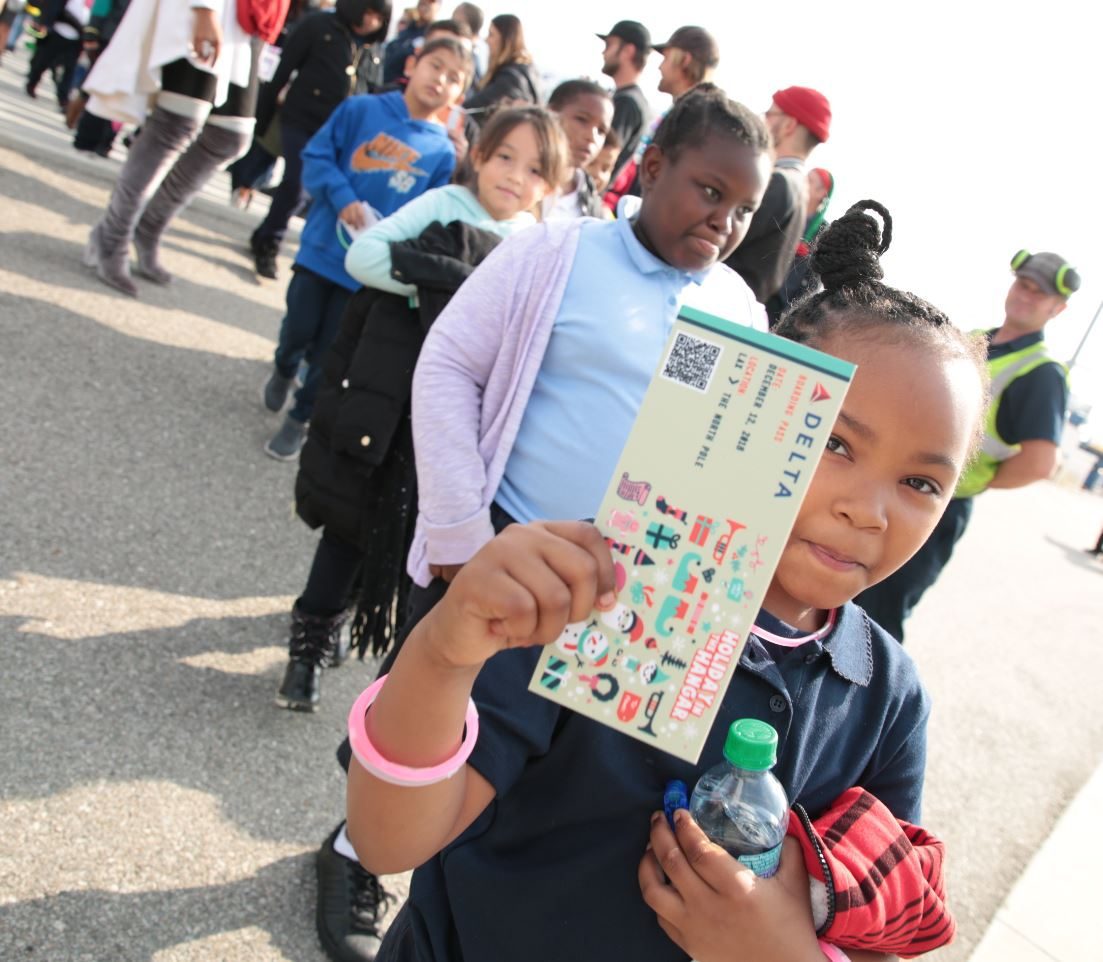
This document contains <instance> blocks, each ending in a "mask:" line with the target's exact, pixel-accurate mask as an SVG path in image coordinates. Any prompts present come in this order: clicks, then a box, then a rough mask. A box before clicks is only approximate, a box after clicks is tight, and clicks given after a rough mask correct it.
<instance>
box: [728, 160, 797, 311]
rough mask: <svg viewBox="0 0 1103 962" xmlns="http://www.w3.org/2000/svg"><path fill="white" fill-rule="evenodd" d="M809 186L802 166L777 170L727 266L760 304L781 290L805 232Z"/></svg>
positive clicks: (775, 169)
mask: <svg viewBox="0 0 1103 962" xmlns="http://www.w3.org/2000/svg"><path fill="white" fill-rule="evenodd" d="M807 190H808V188H807V186H806V183H805V173H804V168H803V167H775V168H774V172H773V174H772V175H771V177H770V183H769V185H768V186H767V187H766V194H765V196H764V197H763V198H762V204H761V206H760V207H759V208H758V210H756V211H755V214H754V218H753V219H752V220H751V226H750V229H749V230H748V231H747V236H746V237H744V238H743V241H742V243H740V245H739V246H738V247H737V248H736V249H735V250H734V251H733V252H732V255H731V256H730V257H729V258H728V259H727V261H725V263H726V264H727V265H728V267H730V268H731V269H732V270H733V271H735V272H736V273H737V274H738V275H739V276H740V277H742V278H743V280H745V281H746V282H747V286H748V287H750V289H751V290H752V291H754V296H755V298H756V299H757V300H758V302H759V303H760V304H765V303H766V302H767V301H768V300H769V299H770V298H771V297H772V296H773V295H774V294H775V293H777V291H778V289H779V288H780V287H781V284H782V282H783V281H784V280H785V275H786V274H788V273H789V265H791V264H792V263H793V258H794V257H795V256H796V252H797V243H798V241H800V238H801V235H802V234H803V233H804V221H805V216H804V208H805V202H806V199H807V196H808V194H807Z"/></svg>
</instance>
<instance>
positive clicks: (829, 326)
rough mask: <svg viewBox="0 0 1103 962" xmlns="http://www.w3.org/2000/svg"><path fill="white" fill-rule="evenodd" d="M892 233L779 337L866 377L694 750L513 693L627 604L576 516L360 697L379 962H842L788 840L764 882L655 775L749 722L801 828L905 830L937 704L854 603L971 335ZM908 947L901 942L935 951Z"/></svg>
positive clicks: (905, 514) (902, 522) (964, 408)
mask: <svg viewBox="0 0 1103 962" xmlns="http://www.w3.org/2000/svg"><path fill="white" fill-rule="evenodd" d="M645 166H646V161H645ZM870 209H872V210H875V211H877V212H878V213H879V214H880V215H881V217H882V219H883V221H884V226H883V228H881V227H879V225H878V223H877V221H876V219H875V218H874V217H872V216H870V215H869V214H868V213H866V210H870ZM890 237H891V221H890V219H889V217H888V214H887V212H886V211H884V209H883V208H881V207H880V206H879V205H876V204H873V203H872V202H863V203H862V204H861V205H858V206H857V207H855V208H852V209H851V211H849V212H848V213H847V214H846V215H845V216H844V217H842V218H840V219H839V220H838V221H837V222H836V223H835V224H833V225H832V226H831V228H830V229H829V230H828V231H827V232H826V233H825V234H824V236H823V238H822V240H821V242H820V245H819V249H818V250H817V252H816V254H815V257H814V261H813V267H814V269H816V270H817V271H818V272H819V273H820V274H821V277H822V279H823V282H824V291H823V292H821V293H820V294H817V295H815V296H814V297H812V298H810V299H808V300H804V301H802V302H801V303H799V304H798V305H797V306H796V307H795V308H794V310H793V311H792V312H791V313H790V314H789V315H788V316H787V317H786V318H785V319H783V321H782V324H781V326H780V327H779V331H780V332H781V333H783V334H785V335H786V336H789V337H792V338H794V339H796V340H799V341H804V342H807V343H809V344H811V345H812V346H814V347H816V348H818V349H821V350H824V351H826V352H827V353H830V354H834V355H837V356H839V357H841V358H843V359H845V360H847V361H850V362H853V363H855V364H857V366H858V370H857V374H856V375H855V378H854V380H853V383H852V386H851V388H850V391H849V393H848V394H847V397H846V399H845V401H844V403H843V406H842V411H841V414H840V416H839V419H838V421H837V423H836V425H835V429H834V432H833V433H832V435H831V437H830V439H829V440H828V442H827V445H826V451H825V453H824V457H823V460H822V462H821V464H820V466H819V468H818V470H817V472H816V475H815V477H814V479H813V481H812V483H811V485H810V488H809V491H808V495H807V497H806V499H805V501H804V503H803V505H802V507H801V509H800V512H799V514H798V517H797V520H796V523H795V525H794V527H793V530H792V533H791V535H790V538H789V541H788V543H787V545H786V547H785V548H784V550H783V552H782V555H781V560H780V563H779V566H778V568H777V571H776V573H775V576H774V578H773V581H772V582H771V585H770V587H769V589H768V591H767V592H766V595H765V598H764V599H763V607H764V610H763V612H762V613H761V614H760V615H759V617H758V618H757V619H756V627H755V630H754V632H753V633H752V634H751V636H750V638H749V640H748V642H747V645H746V648H745V650H744V653H743V656H742V659H741V663H740V668H739V670H738V671H737V672H736V673H735V675H734V677H733V680H732V682H731V685H730V687H729V689H728V691H727V693H726V694H725V696H724V701H723V707H722V709H721V711H720V713H719V715H718V718H719V719H724V721H723V722H722V723H718V724H716V725H715V726H714V727H713V730H712V731H711V732H710V735H709V739H708V742H707V744H706V747H705V750H704V752H703V753H702V756H701V762H700V764H698V765H693V764H690V763H687V762H683V761H680V760H678V759H676V758H674V757H673V756H670V755H667V754H664V753H662V752H659V751H656V750H654V749H652V748H650V747H648V746H646V745H644V744H641V743H638V742H635V741H633V740H630V739H627V738H623V737H621V736H619V735H618V734H617V733H616V732H614V731H612V730H611V729H609V728H606V727H605V726H603V725H599V724H597V723H595V722H593V721H590V720H588V719H586V718H585V717H583V716H581V715H578V714H575V713H572V712H570V711H567V710H563V709H561V708H560V707H558V706H557V705H555V704H553V703H551V702H549V701H546V700H544V699H542V698H539V697H537V696H535V695H532V694H530V693H529V692H528V691H527V684H528V680H529V678H530V676H531V674H532V671H533V668H534V666H535V664H536V662H537V660H538V656H539V652H540V649H539V648H537V647H535V646H540V645H546V644H549V643H552V642H554V641H555V640H556V639H557V637H558V636H559V635H560V633H561V631H562V630H563V628H564V626H565V625H566V624H567V623H569V622H574V621H578V620H580V619H582V618H584V617H586V615H587V614H588V613H589V611H590V610H591V609H592V608H593V607H594V606H597V607H599V608H602V609H608V608H611V607H612V606H613V605H614V604H615V603H616V600H617V599H616V591H615V582H614V569H613V563H612V561H611V559H610V554H609V550H608V548H607V547H606V545H605V543H604V541H603V539H602V538H601V536H600V534H599V533H598V531H597V530H596V529H595V528H593V527H591V526H589V525H587V524H584V523H580V522H577V521H561V522H540V523H535V524H529V525H513V526H510V527H509V528H508V529H507V530H505V531H504V532H503V533H502V534H500V535H499V536H498V537H496V538H494V539H493V540H492V541H491V542H490V543H489V544H486V545H485V546H484V547H483V548H482V549H481V550H480V551H479V552H478V553H477V554H476V555H475V556H474V557H473V558H472V559H471V560H470V561H468V562H467V564H466V565H464V567H463V570H462V571H460V572H459V573H458V574H457V575H456V577H455V579H454V581H453V583H452V584H451V586H450V588H449V589H448V591H447V593H446V594H445V595H444V598H443V600H442V601H441V602H440V604H438V605H437V606H436V607H435V608H434V609H433V610H432V611H431V612H430V613H429V614H428V615H427V616H426V617H425V618H424V619H423V620H422V621H421V622H420V623H419V624H418V625H417V627H416V628H414V629H413V631H412V633H411V634H410V636H409V638H408V639H407V641H406V644H405V645H404V647H403V648H402V650H401V652H400V653H399V655H398V657H397V659H396V661H395V663H394V665H393V667H392V670H391V672H390V674H389V675H388V676H386V677H385V678H384V679H381V680H380V681H379V682H377V683H376V685H374V686H373V687H372V689H369V691H368V693H366V696H367V697H362V698H361V699H360V701H359V702H358V705H357V707H356V708H354V711H353V713H352V715H350V729H349V731H350V739H351V741H352V746H353V749H354V751H355V753H356V759H357V760H355V761H353V763H352V764H351V767H350V771H349V797H348V814H349V825H348V832H349V837H350V838H351V840H352V843H353V845H354V846H355V848H356V850H357V851H358V852H359V853H360V854H361V857H362V860H363V861H364V862H365V864H366V866H367V867H368V868H369V869H370V870H372V871H377V872H382V873H387V872H396V871H401V870H405V869H409V868H411V867H414V866H420V868H418V869H417V871H416V872H415V873H414V878H413V883H412V886H411V890H410V899H409V901H408V902H407V904H406V906H405V907H404V909H403V910H402V912H401V913H400V915H399V917H398V918H397V919H396V921H395V923H394V925H393V926H392V928H391V930H390V932H389V933H388V935H387V937H386V939H385V941H384V944H383V946H382V949H381V950H380V952H379V954H378V955H377V959H379V960H380V962H391V960H395V959H403V960H415V959H416V960H419V962H430V960H432V962H439V960H452V959H461V958H466V959H479V960H481V962H495V960H506V959H517V958H522V959H525V960H526V962H536V960H544V959H547V960H559V959H562V958H564V957H568V956H569V955H571V954H574V955H577V956H579V957H581V958H587V959H590V958H593V959H614V958H624V959H636V960H654V962H666V960H670V962H674V960H678V962H682V960H685V959H686V958H687V957H692V958H694V959H697V960H698V962H713V960H722V959H731V958H738V959H740V960H741V962H762V960H786V962H800V960H809V962H812V960H820V959H823V958H824V957H825V956H826V957H828V958H834V959H837V958H840V957H845V956H842V955H841V954H840V953H839V952H838V950H837V949H836V948H835V947H834V946H832V945H825V944H824V943H820V942H818V941H817V935H816V930H815V927H814V925H813V922H812V913H811V911H810V908H809V898H808V883H807V876H806V874H805V868H804V864H803V861H802V859H801V858H800V854H799V852H798V851H797V850H796V847H795V846H796V843H795V842H793V841H792V840H790V841H787V843H786V847H785V849H784V851H783V855H782V861H781V867H780V870H779V872H778V874H777V875H776V876H775V877H773V878H771V879H756V878H755V877H754V876H753V875H752V874H750V872H749V870H748V869H746V868H745V867H744V866H742V865H740V864H739V863H738V862H736V861H735V860H734V859H732V858H731V857H730V856H728V855H727V854H726V853H725V852H723V850H722V849H720V848H718V847H716V846H713V845H712V844H711V843H709V842H708V841H707V839H706V838H705V837H704V835H703V834H702V833H701V832H700V831H699V829H698V828H697V827H696V826H695V824H694V823H693V822H692V820H691V819H689V818H688V817H686V816H688V813H686V812H684V811H683V812H680V813H679V814H678V817H677V818H676V829H675V831H674V832H672V831H671V830H670V828H668V827H667V825H666V822H665V820H664V819H663V818H662V816H661V813H657V812H656V809H657V808H658V807H659V804H660V799H661V798H662V795H663V788H664V786H665V785H666V783H667V782H668V781H669V780H671V779H681V780H683V781H685V782H686V783H687V784H690V785H692V784H694V782H695V781H696V779H697V777H698V776H699V775H700V773H701V772H702V771H703V770H704V769H705V768H706V767H708V766H709V765H711V764H712V762H713V761H715V759H717V758H718V757H719V756H720V752H721V746H722V742H723V739H724V735H725V731H726V728H727V724H728V722H730V721H731V720H732V719H734V718H737V717H754V718H759V719H762V720H764V721H767V722H769V723H770V724H771V725H773V727H774V728H775V729H777V731H778V733H779V744H778V762H777V765H776V767H775V769H774V772H775V774H776V775H777V776H778V778H779V779H780V780H781V781H782V783H783V784H784V786H785V788H786V791H787V793H788V796H789V798H790V800H791V801H794V802H800V803H801V804H803V805H804V807H805V808H806V809H807V810H808V812H809V813H810V814H811V815H812V817H813V818H815V817H816V816H818V815H819V814H821V813H822V812H824V811H825V810H826V809H828V807H829V806H830V805H831V804H832V802H833V801H834V800H835V799H836V798H837V797H839V796H840V795H841V794H842V793H843V792H845V791H846V790H847V789H849V788H850V787H851V786H855V785H861V786H863V787H864V788H865V789H867V790H868V792H870V793H872V795H874V796H876V798H878V799H880V801H881V802H883V803H884V804H885V805H886V806H887V807H888V809H889V810H890V811H891V812H892V814H893V815H895V816H896V817H897V818H901V819H907V820H909V821H912V822H916V821H918V819H919V812H920V801H921V795H922V785H923V771H924V765H925V755H926V748H925V745H926V725H927V716H928V713H929V701H928V698H927V695H926V693H925V692H924V690H923V688H922V686H921V684H920V682H919V679H918V675H917V672H916V668H915V666H914V664H913V663H912V661H911V659H910V657H909V656H908V654H907V653H906V652H905V651H904V650H903V649H902V647H901V646H900V645H898V644H897V643H896V642H895V641H893V639H891V638H890V637H889V636H888V635H887V634H885V633H884V632H883V631H881V629H879V628H878V627H877V626H876V625H874V624H872V623H871V622H870V621H869V620H868V619H867V617H866V616H865V614H864V613H863V612H862V611H861V609H859V608H857V607H855V606H854V605H853V604H852V603H851V601H850V599H852V598H853V597H854V596H855V595H857V594H858V593H859V592H860V591H861V590H863V589H864V588H865V587H867V586H868V585H870V584H873V583H875V582H877V581H878V580H880V579H882V578H884V577H886V576H887V575H888V574H890V573H891V572H892V571H893V570H895V569H896V568H898V567H899V566H900V565H901V564H903V563H904V561H906V560H907V558H908V557H910V555H911V554H912V553H914V552H915V551H916V550H917V549H918V548H919V546H920V545H922V543H923V542H924V540H925V539H926V537H927V535H928V534H929V532H930V531H931V529H932V528H933V526H934V524H935V522H936V521H937V520H938V517H939V515H940V513H941V511H942V509H943V508H944V507H945V504H946V501H947V499H948V498H949V497H950V496H951V494H952V492H953V489H954V484H955V482H956V480H957V478H958V476H959V475H960V473H961V470H962V468H963V466H964V465H965V463H966V461H967V460H968V457H969V455H970V452H971V450H972V447H973V445H974V443H975V441H976V438H977V434H978V428H979V425H980V421H981V414H982V410H983V407H984V401H985V375H984V368H983V353H982V350H981V348H980V347H979V345H978V344H977V343H975V342H974V341H972V340H971V339H970V338H968V337H967V336H965V335H963V334H962V333H960V332H959V331H958V330H957V329H956V328H954V327H953V326H952V325H951V324H950V322H949V321H948V320H947V318H946V316H945V315H944V314H942V313H941V312H939V311H938V310H936V309H935V308H933V307H932V306H931V305H929V304H927V303H926V302H924V301H922V300H920V299H919V298H916V297H915V296H913V295H911V294H907V293H904V292H900V291H897V290H894V289H893V288H890V287H887V286H886V285H884V284H883V283H881V280H880V279H881V277H882V272H881V269H880V266H879V262H878V258H879V255H880V254H881V253H883V252H884V250H885V249H886V248H887V246H888V242H889V240H890ZM917 397H922V398H923V399H924V403H923V404H922V405H919V404H916V403H915V399H916V398H917ZM588 415H589V416H590V417H591V418H593V419H599V418H602V417H604V416H605V412H604V411H603V410H601V409H600V408H591V409H590V410H589V411H588ZM476 705H477V712H476ZM369 706H370V710H369ZM752 883H753V884H752ZM887 908H888V909H889V910H891V911H892V912H895V911H900V910H902V909H903V908H904V906H903V905H893V906H887ZM912 921H913V924H914V920H912ZM924 921H925V922H926V923H928V924H929V923H930V922H931V920H929V919H927V920H920V922H924ZM829 933H830V927H828V934H829ZM922 939H923V935H922V934H921V933H919V934H917V935H916V936H915V941H914V942H913V943H911V946H910V947H911V952H916V951H925V950H926V949H927V948H933V947H935V946H934V944H927V945H923V943H922ZM863 944H865V945H867V946H872V947H877V946H878V943H877V941H876V940H869V941H866V942H864V943H863ZM909 954H911V953H909ZM850 957H851V958H852V959H854V960H858V959H868V958H872V957H875V956H873V955H872V954H871V953H869V952H865V951H852V952H851V955H850Z"/></svg>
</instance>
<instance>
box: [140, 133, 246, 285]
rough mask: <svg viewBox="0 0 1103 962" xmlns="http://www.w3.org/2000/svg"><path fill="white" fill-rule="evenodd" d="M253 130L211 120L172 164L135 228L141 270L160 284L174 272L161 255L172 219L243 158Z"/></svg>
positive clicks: (169, 279) (167, 279)
mask: <svg viewBox="0 0 1103 962" xmlns="http://www.w3.org/2000/svg"><path fill="white" fill-rule="evenodd" d="M252 140H253V135H252V133H251V132H250V133H247V132H245V131H241V130H228V129H227V128H225V127H218V126H215V125H214V124H212V123H211V122H210V121H209V120H208V121H207V123H206V124H204V125H203V129H202V130H201V131H200V132H199V136H198V137H196V138H195V140H193V141H192V143H191V146H190V147H188V149H187V150H185V151H184V153H183V154H182V155H181V156H180V159H179V160H177V161H176V163H175V164H173V165H172V170H170V171H169V172H168V174H166V175H165V179H164V180H163V181H161V186H160V187H158V188H157V193H156V194H154V195H153V199H152V200H151V201H150V202H149V203H148V204H147V205H146V209H145V212H144V213H143V214H142V219H141V220H140V221H138V227H137V229H136V230H135V231H134V246H135V247H136V248H137V250H138V273H139V274H141V275H142V277H148V278H149V279H150V280H151V281H154V282H156V283H158V284H168V283H169V282H170V281H171V280H172V275H171V274H170V273H169V272H168V271H166V270H165V269H164V267H162V266H161V263H160V259H159V257H158V254H159V248H160V245H161V235H162V234H164V232H165V228H166V227H168V225H169V222H170V221H171V220H172V219H173V218H174V217H175V216H176V215H177V214H179V213H180V211H181V210H183V209H184V207H185V206H187V204H188V202H189V201H190V200H191V199H192V198H193V197H194V196H195V195H196V194H197V193H199V191H200V190H202V189H203V185H204V184H205V183H207V181H208V180H209V179H210V177H211V175H212V174H213V173H214V172H215V171H216V170H218V168H219V167H221V166H222V165H223V164H226V163H228V162H229V161H231V160H233V159H234V158H236V157H240V156H241V155H242V154H243V153H244V152H245V151H246V150H247V149H248V147H249V144H250V143H252Z"/></svg>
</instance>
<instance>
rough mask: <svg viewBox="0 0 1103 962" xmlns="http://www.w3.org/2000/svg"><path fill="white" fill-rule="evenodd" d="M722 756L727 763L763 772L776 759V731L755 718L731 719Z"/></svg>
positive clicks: (772, 764) (772, 765)
mask: <svg viewBox="0 0 1103 962" xmlns="http://www.w3.org/2000/svg"><path fill="white" fill-rule="evenodd" d="M724 757H725V758H726V759H727V760H728V764H729V765H734V766H735V767H736V768H746V769H747V770H748V771H752V772H764V771H766V770H767V769H770V768H773V767H774V762H776V761H777V732H776V731H774V726H773V725H767V724H766V722H764V721H759V720H758V719H757V718H740V719H737V720H736V721H733V722H732V724H731V728H729V729H728V737H727V740H726V741H725V742H724Z"/></svg>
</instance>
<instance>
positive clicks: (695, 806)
mask: <svg viewBox="0 0 1103 962" xmlns="http://www.w3.org/2000/svg"><path fill="white" fill-rule="evenodd" d="M776 761H777V732H776V731H774V729H773V726H771V725H767V724H766V722H761V721H759V720H758V719H756V718H740V719H739V720H738V721H734V722H732V726H731V728H729V729H728V737H727V739H726V741H725V742H724V761H722V762H720V763H719V764H718V765H714V766H713V767H712V768H710V769H709V770H708V771H707V772H705V774H704V775H702V776H701V779H700V781H698V782H697V787H696V788H694V789H693V795H692V797H691V798H690V800H689V811H690V814H691V815H693V818H694V820H695V821H696V822H697V824H698V825H700V826H701V829H702V831H703V832H704V833H705V834H706V835H707V836H708V837H709V838H710V839H712V840H713V841H714V842H715V843H716V844H717V845H720V846H722V847H723V848H724V849H725V850H726V851H727V852H728V854H729V855H732V856H733V857H735V858H737V859H739V861H740V862H742V863H743V864H744V865H746V866H747V867H748V868H750V869H751V870H752V871H753V872H754V873H755V875H758V876H761V877H762V878H768V877H769V876H771V875H773V874H774V873H775V872H776V871H777V867H778V862H779V861H780V860H781V843H782V842H783V841H784V840H785V829H786V827H787V826H788V824H789V800H788V799H787V798H786V797H785V789H784V788H782V787H781V782H779V781H778V780H777V779H776V778H775V777H774V776H773V774H772V773H771V771H770V769H771V768H773V767H774V762H776Z"/></svg>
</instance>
